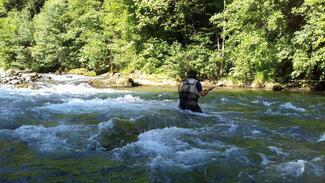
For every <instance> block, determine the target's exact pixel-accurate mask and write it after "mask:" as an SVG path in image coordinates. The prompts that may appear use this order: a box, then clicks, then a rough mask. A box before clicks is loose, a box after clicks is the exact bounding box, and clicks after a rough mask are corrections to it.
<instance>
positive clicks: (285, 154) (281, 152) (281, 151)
mask: <svg viewBox="0 0 325 183" xmlns="http://www.w3.org/2000/svg"><path fill="white" fill-rule="evenodd" d="M267 148H268V149H269V150H270V151H271V152H274V153H276V154H277V155H278V156H285V157H287V156H288V155H289V153H286V152H284V151H283V149H281V148H279V147H274V146H268V147H267Z"/></svg>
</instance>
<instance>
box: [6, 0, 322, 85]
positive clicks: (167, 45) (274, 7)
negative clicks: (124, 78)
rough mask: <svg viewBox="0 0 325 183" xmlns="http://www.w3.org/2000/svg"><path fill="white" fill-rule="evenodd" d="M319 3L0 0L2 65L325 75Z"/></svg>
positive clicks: (210, 75) (208, 75)
mask: <svg viewBox="0 0 325 183" xmlns="http://www.w3.org/2000/svg"><path fill="white" fill-rule="evenodd" d="M324 10H325V1H323V0H24V1H22V0H0V67H2V68H6V69H8V68H17V69H30V70H33V71H36V72H42V73H43V72H54V71H56V70H58V69H62V70H64V71H67V70H70V69H74V68H87V69H89V70H91V71H95V72H96V73H97V74H101V73H105V72H126V73H132V72H134V71H136V70H141V71H142V72H144V73H147V74H164V75H167V76H169V77H182V76H184V74H185V73H186V71H187V70H189V69H195V70H197V71H198V72H199V74H200V78H202V79H211V80H217V79H220V78H234V79H237V80H239V81H242V82H245V83H249V82H253V81H256V80H269V81H275V82H289V81H290V80H317V81H323V80H324V79H325V47H324V45H325V36H324V35H325V13H324Z"/></svg>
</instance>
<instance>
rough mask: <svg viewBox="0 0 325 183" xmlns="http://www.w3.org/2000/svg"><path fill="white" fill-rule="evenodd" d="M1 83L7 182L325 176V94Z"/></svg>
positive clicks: (61, 80)
mask: <svg viewBox="0 0 325 183" xmlns="http://www.w3.org/2000/svg"><path fill="white" fill-rule="evenodd" d="M52 77H53V78H54V80H55V81H56V83H55V84H44V83H39V84H40V85H41V88H40V89H39V90H28V89H14V88H12V87H11V86H1V87H0V182H324V180H325V95H324V93H308V92H303V93H302V92H278V93H276V92H271V91H258V90H257V91H252V90H247V89H246V90H233V89H216V90H215V91H214V92H213V93H211V94H210V95H209V96H208V97H205V98H202V99H201V100H200V102H201V107H202V109H203V110H204V111H205V113H204V114H198V113H191V112H184V111H180V110H178V109H177V103H178V101H177V97H178V95H177V93H176V89H175V90H174V89H157V88H156V89H152V88H136V89H130V90H125V89H124V90H114V89H93V88H91V87H89V86H88V85H87V84H86V83H85V82H84V81H86V80H87V78H84V77H76V76H73V77H67V76H52Z"/></svg>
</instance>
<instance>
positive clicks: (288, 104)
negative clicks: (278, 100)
mask: <svg viewBox="0 0 325 183" xmlns="http://www.w3.org/2000/svg"><path fill="white" fill-rule="evenodd" d="M280 107H282V108H284V109H289V110H294V111H297V112H305V111H306V110H305V109H304V108H299V107H297V106H295V105H293V104H292V103H291V102H287V103H285V104H282V105H280Z"/></svg>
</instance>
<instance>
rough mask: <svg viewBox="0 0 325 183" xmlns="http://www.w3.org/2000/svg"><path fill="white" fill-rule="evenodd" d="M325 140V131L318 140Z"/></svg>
mask: <svg viewBox="0 0 325 183" xmlns="http://www.w3.org/2000/svg"><path fill="white" fill-rule="evenodd" d="M324 141H325V133H323V135H321V136H320V137H319V139H318V140H317V142H324Z"/></svg>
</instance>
